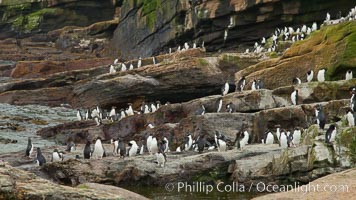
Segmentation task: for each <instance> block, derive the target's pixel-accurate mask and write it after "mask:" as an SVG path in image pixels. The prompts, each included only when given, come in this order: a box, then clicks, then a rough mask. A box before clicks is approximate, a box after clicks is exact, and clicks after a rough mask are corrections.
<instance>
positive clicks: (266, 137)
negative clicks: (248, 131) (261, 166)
mask: <svg viewBox="0 0 356 200" xmlns="http://www.w3.org/2000/svg"><path fill="white" fill-rule="evenodd" d="M263 143H264V144H273V143H274V136H273V134H272V132H271V131H269V130H267V131H266V132H265V134H264V139H263Z"/></svg>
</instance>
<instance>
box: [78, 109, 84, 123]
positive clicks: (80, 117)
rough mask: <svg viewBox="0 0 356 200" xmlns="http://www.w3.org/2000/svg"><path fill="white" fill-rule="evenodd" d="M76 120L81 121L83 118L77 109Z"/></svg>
mask: <svg viewBox="0 0 356 200" xmlns="http://www.w3.org/2000/svg"><path fill="white" fill-rule="evenodd" d="M77 119H78V121H82V120H83V116H82V114H81V113H80V110H79V109H77Z"/></svg>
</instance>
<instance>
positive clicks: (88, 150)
mask: <svg viewBox="0 0 356 200" xmlns="http://www.w3.org/2000/svg"><path fill="white" fill-rule="evenodd" d="M90 145H91V142H90V141H87V143H86V144H85V147H84V151H83V154H84V159H90V157H91V153H92V152H91V147H90Z"/></svg>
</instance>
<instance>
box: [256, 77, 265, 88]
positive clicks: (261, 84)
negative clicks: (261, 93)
mask: <svg viewBox="0 0 356 200" xmlns="http://www.w3.org/2000/svg"><path fill="white" fill-rule="evenodd" d="M256 85H257V89H258V90H261V89H263V82H262V80H261V79H258V80H257V84H256Z"/></svg>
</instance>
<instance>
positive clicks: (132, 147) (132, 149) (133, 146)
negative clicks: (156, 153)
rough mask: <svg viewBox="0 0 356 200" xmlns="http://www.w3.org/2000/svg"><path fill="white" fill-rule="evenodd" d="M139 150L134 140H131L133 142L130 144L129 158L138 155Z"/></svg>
mask: <svg viewBox="0 0 356 200" xmlns="http://www.w3.org/2000/svg"><path fill="white" fill-rule="evenodd" d="M137 149H138V146H137V144H136V142H135V141H134V140H131V141H130V142H129V151H128V156H129V157H133V156H136V154H137Z"/></svg>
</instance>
